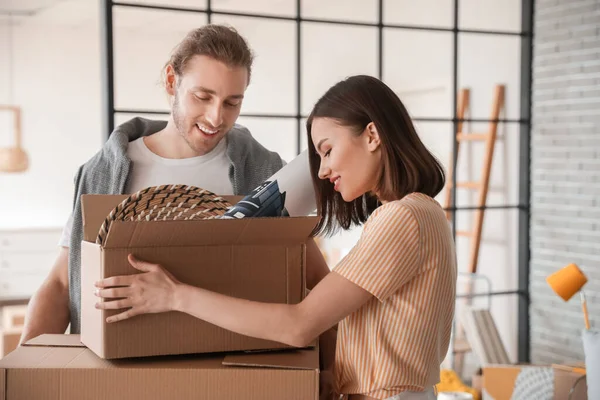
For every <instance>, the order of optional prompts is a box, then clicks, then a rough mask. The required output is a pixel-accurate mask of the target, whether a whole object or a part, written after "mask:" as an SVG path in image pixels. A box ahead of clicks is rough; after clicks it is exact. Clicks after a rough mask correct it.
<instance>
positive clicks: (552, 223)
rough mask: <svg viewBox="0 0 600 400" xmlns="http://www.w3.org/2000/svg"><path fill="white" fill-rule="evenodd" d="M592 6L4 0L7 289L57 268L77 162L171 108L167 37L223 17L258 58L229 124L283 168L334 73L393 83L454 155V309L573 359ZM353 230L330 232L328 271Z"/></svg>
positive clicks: (14, 299)
mask: <svg viewBox="0 0 600 400" xmlns="http://www.w3.org/2000/svg"><path fill="white" fill-rule="evenodd" d="M599 10H600V2H598V1H585V0H573V1H568V0H540V1H535V2H534V1H533V0H529V1H527V0H522V1H520V0H420V1H411V0H343V1H342V0H318V1H317V0H253V1H243V0H173V1H167V0H164V1H162V2H161V1H144V2H142V1H132V0H130V1H128V2H111V1H99V0H0V12H1V15H0V104H4V105H10V106H16V107H19V109H20V112H21V121H22V122H21V133H22V147H23V149H24V151H26V153H27V155H28V159H29V165H28V168H27V169H26V170H25V171H23V172H17V173H8V172H3V173H0V298H1V299H4V303H3V304H6V305H9V304H16V303H19V304H20V303H23V302H26V301H27V299H28V298H29V296H31V294H32V293H33V291H34V290H36V288H37V286H39V284H40V282H41V280H42V279H43V278H44V277H45V275H46V274H47V272H48V270H49V268H50V266H51V264H52V261H53V259H54V257H55V255H56V252H57V247H56V246H57V243H58V239H59V236H60V232H61V229H62V226H63V225H64V223H65V222H66V220H67V218H68V215H69V213H70V212H71V207H72V203H73V178H74V175H75V172H76V170H77V168H78V166H80V165H81V164H83V163H84V162H85V161H86V160H88V159H89V158H90V157H91V156H92V155H93V154H94V153H96V152H97V151H98V150H99V149H100V147H101V146H102V144H103V143H104V141H105V140H106V139H107V137H108V134H109V132H110V127H111V126H114V125H117V124H120V123H122V122H124V121H126V120H128V119H130V118H132V117H134V116H145V117H148V118H156V119H164V118H166V117H167V116H168V103H167V98H166V95H165V93H164V91H163V89H162V87H161V85H160V78H161V70H162V67H163V65H164V64H165V62H166V61H167V59H168V56H169V54H170V51H171V50H172V48H173V47H174V46H175V45H176V44H177V43H178V42H179V41H180V40H181V39H182V38H183V36H184V35H185V34H186V33H187V32H188V31H189V30H191V29H193V28H196V27H198V26H201V25H203V24H206V23H208V22H213V23H226V24H229V25H232V26H234V27H235V28H236V29H238V30H239V32H240V33H241V34H242V35H243V36H245V37H246V39H247V40H248V41H249V43H250V46H251V47H252V49H253V50H254V52H255V54H256V61H255V66H254V70H253V77H252V82H251V85H250V87H249V89H248V91H247V96H246V99H245V101H244V103H243V108H242V115H241V116H240V118H239V120H238V122H239V123H240V124H242V125H245V126H247V127H248V128H249V129H250V130H251V132H252V134H253V135H254V136H255V137H256V138H257V139H258V140H259V141H260V142H261V143H262V144H263V145H265V146H266V147H267V148H269V149H271V150H274V151H277V152H279V154H280V155H281V156H282V157H283V158H284V159H286V160H287V161H290V160H292V159H293V158H294V157H295V156H296V155H297V154H299V152H300V151H302V150H303V149H305V148H306V137H305V127H304V123H305V117H306V116H307V114H308V113H309V111H310V109H311V107H312V105H313V104H314V102H315V101H316V100H317V99H318V98H319V97H320V95H321V94H323V93H324V91H325V90H326V89H327V88H329V86H331V85H332V84H334V83H335V82H337V81H338V80H341V79H343V78H345V77H347V76H349V75H354V74H368V75H372V76H376V77H379V78H381V79H382V80H383V81H384V82H386V83H387V84H388V85H389V86H390V87H391V88H392V89H393V90H394V91H395V92H396V93H397V94H398V96H399V97H400V98H401V99H402V101H403V102H404V103H405V105H406V106H407V108H408V110H409V112H410V114H411V115H412V117H413V119H414V121H415V124H416V127H417V130H418V133H419V135H420V136H421V138H422V140H423V141H424V142H425V144H426V145H427V146H428V147H429V148H430V149H431V151H432V152H433V153H434V154H435V155H436V156H437V157H438V158H439V159H440V160H441V161H442V163H443V164H444V166H445V167H446V168H447V169H448V170H449V171H451V170H452V169H453V166H454V165H455V166H456V174H454V176H451V179H449V182H448V190H444V191H443V192H441V193H440V195H439V196H438V198H437V200H438V201H439V202H440V203H441V204H443V205H445V206H446V207H448V210H449V214H448V215H449V220H450V222H451V224H452V226H453V228H454V230H455V233H456V243H457V252H458V262H459V269H460V271H461V272H462V274H461V278H460V282H463V283H464V284H463V283H460V284H459V288H458V289H459V295H468V294H477V297H475V298H473V299H472V300H470V301H468V300H467V299H465V298H462V297H461V298H459V300H458V302H459V303H461V302H464V303H465V304H466V303H470V304H471V305H473V304H475V305H478V306H479V307H481V308H483V309H486V310H489V313H490V315H491V316H492V318H493V322H494V325H495V326H496V327H497V331H498V337H499V338H500V344H501V345H502V346H503V347H504V349H505V351H506V354H507V357H508V360H509V361H510V362H517V361H520V362H530V361H533V362H541V363H551V362H562V361H568V360H579V359H581V357H582V354H583V353H582V349H581V345H580V343H579V331H580V329H581V324H582V323H581V321H582V320H581V316H580V308H579V307H578V304H577V303H576V302H574V301H572V302H568V303H564V302H563V301H562V300H560V299H559V298H558V297H557V296H555V295H553V293H552V292H551V290H550V288H549V287H547V285H546V284H545V282H544V279H545V277H546V276H547V275H548V274H549V273H551V272H553V271H554V270H556V269H558V268H560V267H561V266H563V265H566V264H568V263H570V262H577V263H579V264H580V266H581V267H582V268H583V269H584V270H585V271H586V273H587V274H588V277H589V278H590V280H591V282H590V284H589V285H588V286H589V287H591V288H592V289H595V290H591V291H590V292H589V295H588V302H589V307H590V313H591V315H593V314H594V313H595V314H596V315H598V312H599V311H600V295H599V294H598V288H600V270H599V269H598V266H597V261H598V256H597V254H596V253H597V252H596V250H597V249H598V244H597V242H598V240H597V239H598V238H600V233H598V230H597V229H598V224H599V223H600V212H598V211H597V210H598V209H597V208H595V206H597V201H598V198H599V195H600V184H599V181H598V179H600V178H597V176H598V174H597V173H596V170H597V168H598V165H600V164H598V161H597V156H598V151H599V150H598V146H597V145H598V144H600V140H599V139H598V136H597V134H598V122H599V121H598V115H600V114H599V113H598V112H597V111H598V104H599V100H600V91H599V90H598V89H597V88H598V83H600V61H599V55H600V37H599V32H598V28H597V25H598V22H600V11H599ZM464 89H466V90H468V101H467V100H465V97H464V94H465V92H464V91H463V90H464ZM461 94H463V97H461ZM461 104H462V105H464V106H465V108H464V110H465V111H464V112H462V111H461ZM494 105H497V106H498V107H497V109H496V110H495V107H494ZM13 117H14V114H13V113H12V112H11V110H10V109H7V110H4V111H0V147H9V146H13V145H14V144H15V134H16V132H15V130H16V128H15V124H14V119H13ZM457 133H461V134H465V135H466V134H476V135H477V134H478V135H480V138H479V139H477V140H475V139H473V138H471V139H472V140H462V139H461V136H460V135H459V136H457ZM492 134H493V136H492V138H493V140H491V141H490V140H487V139H486V138H487V137H488V135H492ZM490 146H491V148H492V150H493V153H492V152H490ZM453 160H456V163H453V162H452V161H453ZM486 177H487V178H486ZM484 178H485V179H484ZM482 192H485V193H486V194H487V196H486V197H485V201H482V200H481V197H480V196H481V193H482ZM478 221H480V222H481V223H482V228H481V234H480V235H479V234H477V233H476V231H477V229H476V227H477V224H478ZM359 235H360V229H355V230H353V231H351V232H346V233H344V234H342V235H339V236H336V237H334V238H329V239H324V240H322V241H321V242H320V245H321V248H322V250H323V252H324V254H325V255H326V257H327V260H328V262H329V265H330V267H333V266H334V265H335V263H336V262H337V261H338V260H339V259H340V258H341V257H343V256H344V254H346V252H347V251H348V250H349V249H350V248H351V247H352V246H353V244H354V243H355V242H356V240H357V239H358V236H359ZM474 248H475V249H477V251H478V254H476V257H475V262H473V256H472V254H473V253H472V252H473V250H474ZM459 306H460V304H459ZM558 317H560V318H558ZM455 344H456V348H454V350H453V351H451V352H449V358H448V363H449V364H448V365H454V364H455V362H456V360H455V357H456V356H457V354H459V355H460V354H464V359H463V356H462V355H460V356H459V358H461V359H462V360H463V361H461V362H464V363H465V365H464V366H463V367H464V368H463V367H461V371H462V372H461V373H462V375H463V376H467V377H470V376H471V375H473V374H476V372H477V368H478V367H480V366H481V364H482V362H481V361H480V358H478V356H477V355H476V354H473V351H472V347H473V346H472V344H471V345H470V346H469V345H466V347H467V349H466V350H465V348H464V343H463V344H462V345H463V347H461V343H460V342H458V341H457V342H455ZM454 366H455V365H454Z"/></svg>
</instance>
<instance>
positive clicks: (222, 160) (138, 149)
mask: <svg viewBox="0 0 600 400" xmlns="http://www.w3.org/2000/svg"><path fill="white" fill-rule="evenodd" d="M127 156H128V157H129V158H130V159H131V161H132V168H131V173H130V176H129V179H128V182H127V187H126V188H125V194H131V193H135V192H137V191H138V190H141V189H144V188H147V187H149V186H158V185H177V184H181V185H190V186H197V187H200V188H202V189H206V190H210V191H211V192H213V193H216V194H218V195H232V194H233V187H232V185H231V181H230V180H229V166H230V162H229V159H228V158H227V140H226V139H224V140H221V141H220V142H219V144H218V145H217V147H215V148H214V149H213V151H211V152H210V153H208V154H206V155H203V156H197V157H191V158H183V159H170V158H163V157H160V156H159V155H157V154H154V153H153V152H152V151H150V149H149V148H148V146H146V143H144V139H143V138H139V139H137V140H134V141H133V142H130V143H129V146H128V147H127ZM72 226H73V215H70V216H69V219H68V221H67V224H66V225H65V227H64V229H63V232H62V235H61V238H60V241H59V245H60V246H63V247H69V245H70V240H71V229H72Z"/></svg>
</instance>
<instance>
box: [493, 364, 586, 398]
mask: <svg viewBox="0 0 600 400" xmlns="http://www.w3.org/2000/svg"><path fill="white" fill-rule="evenodd" d="M581 375H582V374H580V373H576V372H570V371H566V370H564V369H561V368H555V367H552V366H551V365H500V364H498V365H488V366H487V367H484V368H483V390H482V392H483V400H510V399H512V398H517V399H521V398H525V397H522V395H517V393H521V394H523V393H527V395H528V397H527V398H528V399H529V398H530V399H532V400H533V399H546V398H548V397H544V394H547V393H548V392H549V393H551V395H552V396H553V397H552V398H554V399H557V400H558V399H567V398H569V397H568V396H569V391H570V390H571V388H572V387H573V386H574V385H575V383H576V381H577V380H578V379H579V378H580V377H581ZM543 376H551V381H552V383H551V384H550V385H551V386H544V385H543V379H544V378H542V377H543ZM520 382H522V384H521V383H520ZM519 385H521V387H519ZM513 396H514V397H513ZM571 400H587V387H586V385H585V382H580V383H579V384H578V385H576V387H575V390H574V391H573V394H572V397H571Z"/></svg>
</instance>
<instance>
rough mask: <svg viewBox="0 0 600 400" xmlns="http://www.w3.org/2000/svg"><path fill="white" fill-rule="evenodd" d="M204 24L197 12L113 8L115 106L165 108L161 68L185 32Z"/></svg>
mask: <svg viewBox="0 0 600 400" xmlns="http://www.w3.org/2000/svg"><path fill="white" fill-rule="evenodd" d="M205 23H206V15H205V14H200V13H188V12H172V11H161V10H146V9H134V8H129V7H115V8H114V32H115V34H114V68H115V69H114V74H115V85H114V91H115V107H116V108H117V109H150V110H167V111H168V110H169V103H168V98H167V95H166V92H165V91H164V89H163V85H162V71H163V67H164V65H165V63H167V62H168V60H169V56H170V54H171V51H172V50H173V48H174V47H175V46H176V45H177V44H178V43H179V42H181V40H182V39H183V38H184V37H185V35H186V34H187V33H188V32H189V31H190V30H192V29H195V28H198V27H200V26H202V25H204V24H205Z"/></svg>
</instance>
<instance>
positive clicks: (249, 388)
mask: <svg viewBox="0 0 600 400" xmlns="http://www.w3.org/2000/svg"><path fill="white" fill-rule="evenodd" d="M124 198H125V196H105V195H90V196H84V197H83V198H82V203H83V217H84V242H83V243H82V329H81V336H79V335H44V336H41V337H39V338H36V339H35V340H33V341H30V342H29V343H27V344H26V345H24V346H21V347H20V348H18V349H17V350H16V351H15V352H13V353H12V354H10V355H9V356H8V357H6V358H5V359H4V360H2V361H0V400H20V399H27V400H31V399H48V400H53V399H63V400H71V399H73V400H74V399H77V400H80V399H90V400H96V399H128V400H135V399H165V398H175V399H215V400H219V399H223V400H229V399H231V400H233V399H236V400H237V399H257V400H258V399H261V400H266V399H277V400H279V399H298V400H305V399H306V400H308V399H318V396H319V353H318V348H317V347H316V346H311V347H309V348H307V349H291V348H289V346H286V345H284V344H281V343H276V342H270V341H266V340H259V339H255V338H250V337H246V336H243V335H238V334H234V333H232V332H229V331H226V330H224V329H221V328H218V327H216V326H214V325H211V324H208V323H206V322H204V321H200V320H197V319H195V318H192V317H190V316H189V315H186V314H182V313H176V312H170V313H162V314H149V315H142V316H138V317H135V318H132V319H131V320H127V321H123V322H119V323H117V324H107V323H106V322H105V319H106V317H107V316H108V315H111V313H115V312H114V311H104V310H98V309H96V308H95V307H94V303H96V302H97V301H98V298H96V297H95V296H94V294H93V291H94V282H95V281H97V280H99V279H102V278H105V277H109V276H115V275H124V274H133V273H138V271H136V270H135V269H133V267H131V266H130V265H129V264H128V262H127V254H129V253H133V254H135V255H136V256H137V257H139V258H141V259H146V260H148V261H152V262H156V263H160V264H161V265H163V266H164V267H165V268H166V269H167V270H169V271H170V272H171V273H173V274H174V275H175V276H176V277H177V278H178V279H180V280H181V281H182V282H185V283H188V284H191V285H196V286H201V287H204V288H207V289H210V290H214V291H217V292H219V293H224V294H227V295H231V296H235V297H240V298H245V299H249V300H256V301H263V302H277V303H288V304H295V303H298V302H299V301H301V300H302V299H303V298H304V294H305V286H306V284H305V242H306V240H307V238H308V236H309V234H310V232H311V231H312V229H313V227H314V226H315V224H316V219H315V218H311V217H302V218H256V219H253V218H246V219H242V220H203V221H162V222H114V223H112V224H111V226H110V230H109V232H108V235H107V237H106V240H105V242H104V243H103V245H102V246H100V245H98V244H96V243H95V238H96V235H97V233H98V230H99V227H100V225H101V223H102V221H103V220H104V218H105V217H106V215H107V214H108V213H109V212H110V210H111V209H112V208H113V207H114V206H116V205H117V204H118V203H119V202H120V201H122V200H123V199H124ZM235 200H236V199H235V198H232V199H231V201H235ZM215 311H216V312H218V310H215ZM273 350H277V351H273Z"/></svg>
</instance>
